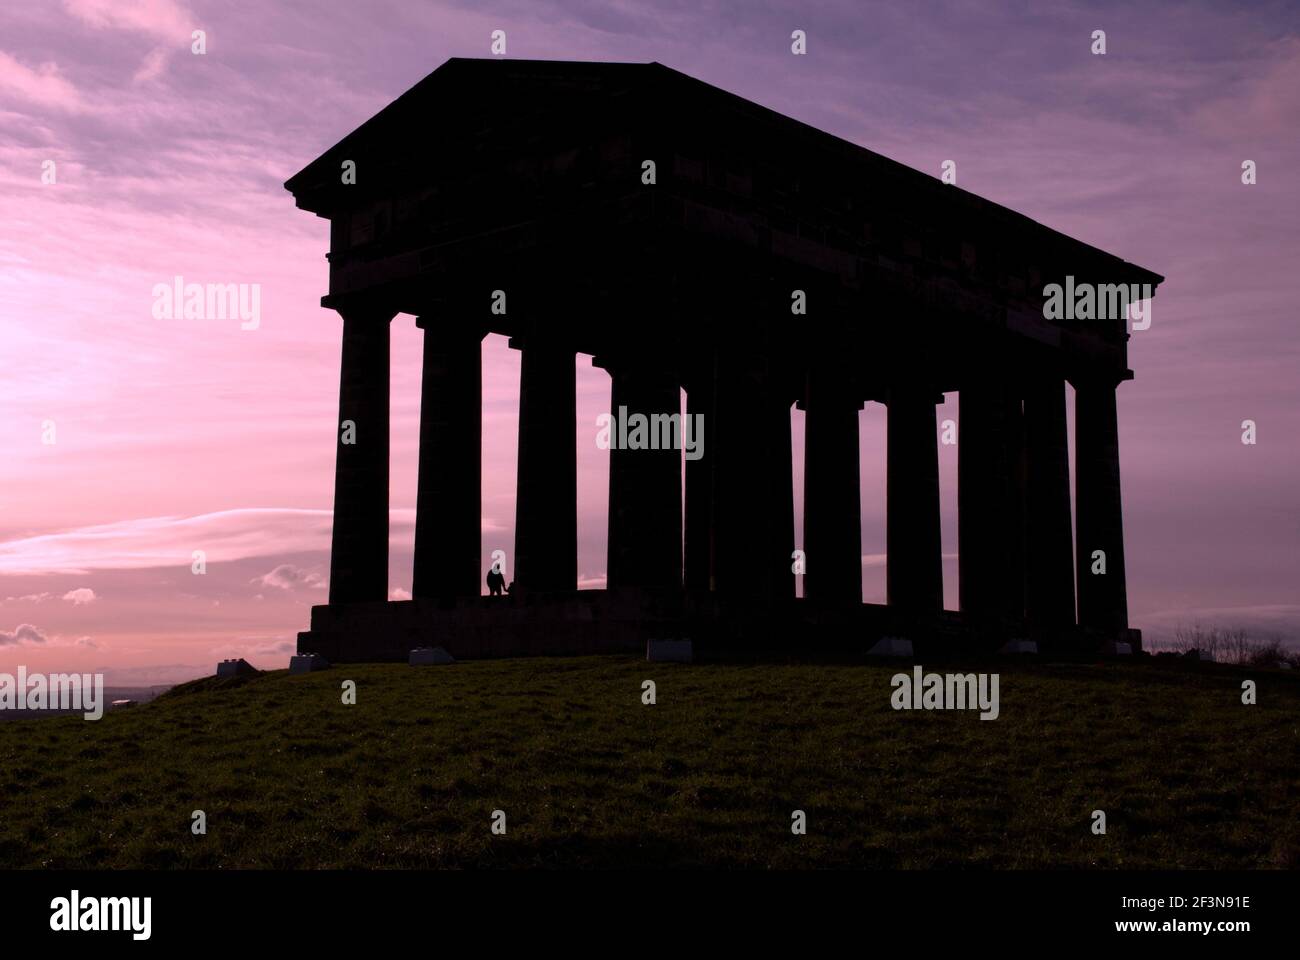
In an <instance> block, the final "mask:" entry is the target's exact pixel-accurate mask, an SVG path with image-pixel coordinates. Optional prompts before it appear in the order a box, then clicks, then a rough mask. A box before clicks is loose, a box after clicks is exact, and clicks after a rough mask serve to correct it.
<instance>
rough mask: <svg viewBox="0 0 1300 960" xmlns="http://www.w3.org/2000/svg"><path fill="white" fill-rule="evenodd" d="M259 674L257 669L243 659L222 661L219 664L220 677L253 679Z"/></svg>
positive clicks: (218, 674)
mask: <svg viewBox="0 0 1300 960" xmlns="http://www.w3.org/2000/svg"><path fill="white" fill-rule="evenodd" d="M257 672H258V670H257V668H256V667H255V666H253V665H252V664H251V663H249V662H248V661H247V660H244V659H243V658H239V659H233V660H222V661H221V662H220V663H219V664H217V676H219V677H251V676H252V675H253V674H255V673H257Z"/></svg>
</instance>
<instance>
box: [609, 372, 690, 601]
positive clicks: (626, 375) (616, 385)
mask: <svg viewBox="0 0 1300 960" xmlns="http://www.w3.org/2000/svg"><path fill="white" fill-rule="evenodd" d="M609 369H610V375H611V377H612V384H611V390H610V397H611V401H610V406H611V407H612V410H611V413H612V414H613V417H614V424H613V425H612V427H611V430H612V432H613V434H614V437H615V439H616V440H617V441H618V442H612V443H611V445H610V451H609V538H608V567H607V583H608V585H609V586H610V587H611V588H617V587H680V586H681V585H682V449H681V444H682V436H681V429H682V427H683V424H682V423H681V393H680V389H679V388H678V386H677V382H676V380H675V379H674V378H673V377H672V376H670V375H666V374H663V373H659V372H657V371H654V370H650V369H641V368H639V367H637V366H636V365H634V364H632V363H627V362H616V363H614V364H613V365H612V366H611V367H610V368H609ZM638 414H639V415H641V416H642V417H644V418H645V420H646V426H645V431H644V439H643V441H642V442H641V443H640V444H639V446H640V449H631V448H630V446H631V445H630V442H629V446H628V447H624V446H623V445H622V441H624V440H626V441H632V440H633V430H634V426H635V425H634V424H632V423H631V418H632V417H634V416H636V415H638ZM668 418H671V419H668ZM652 438H653V442H652ZM654 446H657V447H658V449H651V448H650V447H654Z"/></svg>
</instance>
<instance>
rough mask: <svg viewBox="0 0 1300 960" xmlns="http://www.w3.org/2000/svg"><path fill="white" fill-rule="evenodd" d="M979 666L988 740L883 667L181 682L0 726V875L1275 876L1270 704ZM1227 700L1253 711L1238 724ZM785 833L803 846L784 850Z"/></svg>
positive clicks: (1296, 686) (474, 666)
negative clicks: (985, 676)
mask: <svg viewBox="0 0 1300 960" xmlns="http://www.w3.org/2000/svg"><path fill="white" fill-rule="evenodd" d="M926 667H927V669H934V668H940V667H939V665H933V666H932V665H930V664H927V665H926ZM987 668H988V669H995V670H998V671H1000V673H1001V675H1002V676H1001V701H1002V702H1001V717H1000V719H998V720H996V721H981V720H980V719H979V718H978V715H977V713H976V712H966V713H958V712H895V711H894V710H892V709H891V708H890V706H889V694H890V686H889V679H890V676H891V675H892V674H893V673H895V672H897V671H900V670H906V669H908V668H907V667H903V666H898V667H895V666H889V665H882V664H872V665H869V666H819V665H774V664H757V665H746V664H731V665H697V666H693V667H681V666H664V665H651V664H647V663H644V662H641V661H638V660H635V659H631V658H614V657H607V658H590V657H589V658H580V659H532V660H513V661H497V662H479V663H462V664H457V665H455V666H452V667H432V668H412V667H405V666H394V665H382V666H381V665H375V666H345V667H338V668H336V669H333V670H330V671H326V672H322V673H317V674H314V675H308V676H301V677H290V676H288V675H287V674H285V673H282V672H280V673H272V674H265V675H262V676H260V677H257V678H254V679H252V680H250V681H247V682H237V681H236V682H231V681H216V680H207V681H198V682H196V683H195V684H189V685H186V686H184V687H180V688H177V689H176V690H175V691H173V692H172V693H170V694H168V695H166V696H164V697H162V698H160V699H159V700H157V701H155V702H154V703H152V704H147V705H144V706H141V707H137V708H135V709H132V710H125V711H119V712H115V713H112V714H110V715H108V716H106V717H105V718H104V719H103V720H101V721H99V722H95V723H89V722H86V721H83V720H79V719H75V718H67V719H62V718H61V719H44V720H35V721H21V722H14V723H7V724H3V725H0V866H3V867H14V866H30V867H100V866H105V867H201V868H214V867H422V866H434V867H438V866H481V867H488V866H574V865H580V866H601V867H619V866H637V865H675V866H681V865H725V866H745V867H780V868H786V867H826V866H835V867H842V866H868V867H908V868H912V867H951V866H965V865H981V866H995V867H1135V868H1146V867H1279V866H1281V867H1293V866H1295V865H1296V864H1297V851H1298V850H1300V830H1298V828H1297V807H1298V804H1297V796H1298V795H1300V791H1298V789H1297V764H1296V759H1297V727H1298V725H1300V709H1298V708H1300V682H1297V680H1298V678H1296V677H1295V676H1293V675H1291V674H1288V673H1285V672H1279V671H1270V670H1255V671H1247V670H1238V669H1233V668H1226V667H1216V666H1213V665H1200V666H1196V665H1190V664H1181V663H1180V664H1168V663H1153V662H1150V661H1147V662H1144V663H1124V664H1107V665H1092V664H1076V665H1068V664H1062V665H1052V664H1032V663H1012V662H1008V661H1005V660H1003V661H998V662H997V663H991V664H988V665H987ZM1243 677H1253V678H1254V679H1256V680H1257V681H1258V683H1259V700H1260V702H1259V705H1257V706H1253V707H1246V706H1242V705H1241V702H1240V684H1241V680H1242V678H1243ZM346 679H352V680H355V681H356V683H357V687H358V695H357V705H356V706H344V705H343V704H342V703H341V702H340V684H341V682H342V681H344V680H346ZM644 679H654V680H656V682H657V684H658V701H659V702H658V704H657V705H655V706H643V705H642V704H641V698H640V694H641V682H642V680H644ZM796 808H798V809H802V810H804V811H806V812H807V816H808V835H807V836H803V837H796V836H792V835H791V832H790V814H791V811H792V810H794V809H796ZM1098 808H1100V809H1104V810H1105V811H1106V812H1107V816H1108V821H1109V823H1108V826H1109V831H1108V834H1107V835H1106V836H1104V837H1097V836H1093V835H1092V833H1091V832H1090V830H1089V825H1090V813H1091V811H1092V810H1094V809H1098ZM195 809H202V810H204V811H206V813H207V817H208V834H207V836H202V837H199V836H193V835H192V834H191V832H190V814H191V811H193V810H195ZM494 809H502V810H504V811H505V812H506V815H507V818H508V819H507V823H508V833H507V835H506V836H493V835H492V834H491V832H490V830H489V821H490V817H491V814H492V811H493V810H494Z"/></svg>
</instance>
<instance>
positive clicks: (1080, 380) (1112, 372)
mask: <svg viewBox="0 0 1300 960" xmlns="http://www.w3.org/2000/svg"><path fill="white" fill-rule="evenodd" d="M1065 379H1067V380H1069V381H1070V386H1072V387H1074V388H1075V389H1076V390H1077V389H1079V388H1080V387H1083V388H1085V389H1086V388H1089V387H1092V388H1096V387H1109V388H1110V389H1112V390H1114V389H1116V388H1118V387H1119V385H1120V384H1121V383H1123V382H1124V381H1126V380H1132V379H1133V371H1132V370H1128V369H1120V370H1116V369H1113V368H1112V369H1106V368H1100V369H1097V368H1092V369H1084V370H1075V371H1073V372H1072V373H1069V374H1067V375H1066V378H1065Z"/></svg>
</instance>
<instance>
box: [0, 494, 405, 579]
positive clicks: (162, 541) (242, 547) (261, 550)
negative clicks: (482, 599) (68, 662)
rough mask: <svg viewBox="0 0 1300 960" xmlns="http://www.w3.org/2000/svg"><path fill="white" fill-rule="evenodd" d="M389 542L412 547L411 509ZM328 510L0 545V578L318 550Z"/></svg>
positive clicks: (207, 519)
mask: <svg viewBox="0 0 1300 960" xmlns="http://www.w3.org/2000/svg"><path fill="white" fill-rule="evenodd" d="M389 524H390V530H391V532H392V534H393V537H394V542H395V543H397V544H399V545H402V546H403V547H405V546H406V545H407V544H409V543H411V542H413V538H414V531H415V511H414V510H413V509H407V510H394V511H393V512H392V514H391V519H390V521H389ZM331 525H332V514H331V512H330V511H329V510H302V509H291V508H284V509H280V508H273V507H267V508H249V509H240V510H224V511H221V512H219V513H208V514H201V515H199V516H194V517H147V518H143V519H138V520H123V521H119V522H117V523H106V524H100V525H96V526H91V527H80V528H77V529H74V530H68V531H65V532H61V533H51V534H45V535H42V536H37V537H25V538H23V539H20V540H9V541H6V542H3V543H0V575H2V574H47V573H53V574H74V575H84V574H87V573H89V572H90V571H91V570H140V569H146V568H150V567H185V568H188V567H189V566H190V564H191V563H192V561H193V552H194V551H195V550H202V551H204V553H205V554H206V559H207V563H208V565H209V567H211V565H212V564H214V563H228V562H231V561H235V560H245V559H249V558H252V557H268V556H275V555H277V554H290V553H310V552H313V551H326V550H328V549H329V544H330V529H331Z"/></svg>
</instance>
